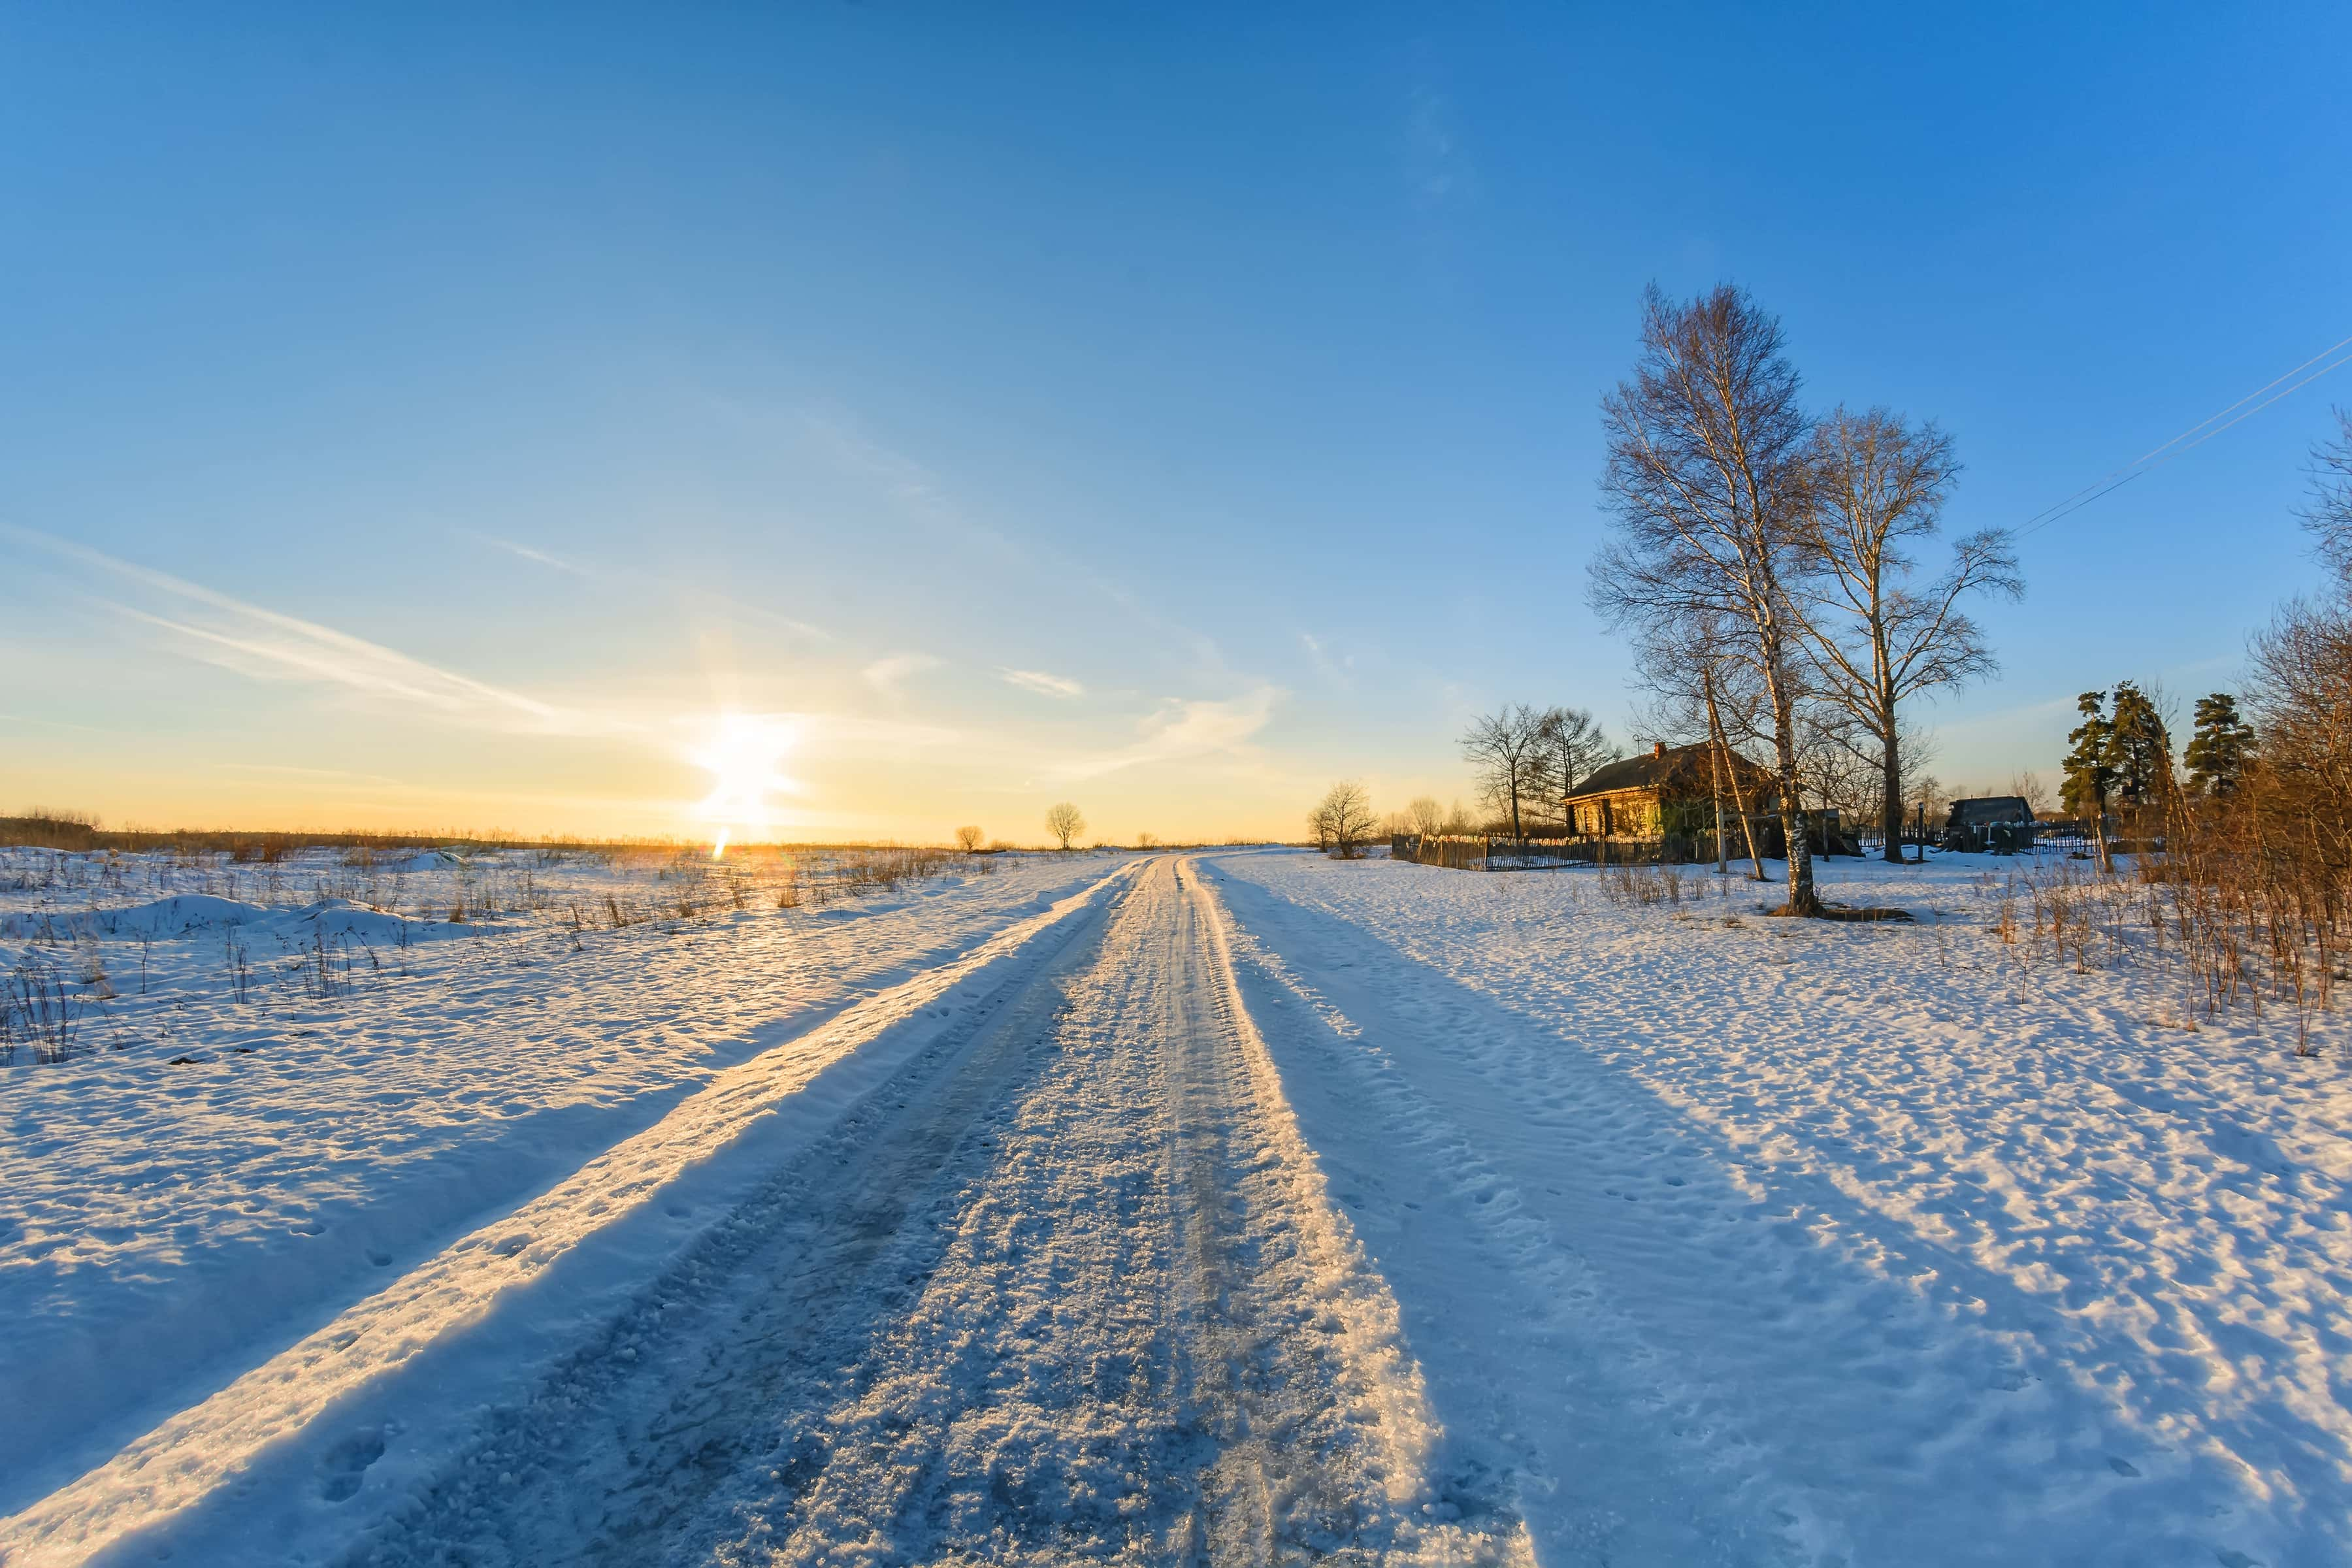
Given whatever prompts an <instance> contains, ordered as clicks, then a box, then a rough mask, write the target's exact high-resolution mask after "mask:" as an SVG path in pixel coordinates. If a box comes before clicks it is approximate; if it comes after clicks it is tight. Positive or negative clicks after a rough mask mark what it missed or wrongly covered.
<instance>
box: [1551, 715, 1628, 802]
mask: <svg viewBox="0 0 2352 1568" xmlns="http://www.w3.org/2000/svg"><path fill="white" fill-rule="evenodd" d="M1540 723H1541V725H1542V729H1543V748H1544V775H1545V776H1544V787H1545V788H1546V789H1547V790H1548V791H1549V793H1550V794H1551V795H1552V796H1553V797H1554V799H1555V800H1556V801H1557V802H1558V803H1559V809H1560V827H1561V829H1562V830H1563V831H1570V830H1572V829H1573V827H1574V826H1575V825H1574V824H1572V823H1570V821H1569V820H1568V797H1569V795H1571V794H1573V793H1574V792H1575V790H1576V786H1577V785H1578V784H1582V783H1583V782H1584V781H1585V780H1586V779H1588V778H1590V777H1591V776H1592V771H1593V770H1594V769H1595V768H1598V767H1599V766H1601V764H1602V763H1610V762H1614V761H1616V759H1617V756H1618V751H1617V748H1616V747H1615V746H1613V745H1612V744H1610V742H1609V732H1608V731H1606V730H1604V729H1602V728H1601V725H1600V723H1599V721H1596V720H1595V719H1594V718H1593V717H1592V714H1591V710H1587V709H1583V708H1547V709H1545V710H1543V713H1542V716H1541V719H1540Z"/></svg>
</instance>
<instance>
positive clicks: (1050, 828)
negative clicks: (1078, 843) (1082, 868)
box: [1045, 801, 1087, 850]
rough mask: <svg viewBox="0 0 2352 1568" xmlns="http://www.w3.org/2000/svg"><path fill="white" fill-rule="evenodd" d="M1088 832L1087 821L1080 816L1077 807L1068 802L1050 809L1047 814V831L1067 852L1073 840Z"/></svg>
mask: <svg viewBox="0 0 2352 1568" xmlns="http://www.w3.org/2000/svg"><path fill="white" fill-rule="evenodd" d="M1086 830H1087V819H1086V818H1085V817H1084V816H1081V815H1080V814H1079V811H1078V808H1077V807H1076V806H1075V805H1071V804H1070V803H1069V802H1068V801H1062V802H1060V803H1058V804H1057V805H1054V806H1052V807H1050V808H1048V809H1047V811H1046V813H1045V831H1046V832H1048V833H1050V834H1052V835H1053V836H1054V838H1055V842H1057V843H1059V844H1060V845H1061V847H1063V849H1064V850H1067V849H1068V848H1069V847H1070V843H1071V840H1073V839H1075V838H1076V837H1077V836H1078V835H1079V834H1081V833H1084V832H1085V831H1086Z"/></svg>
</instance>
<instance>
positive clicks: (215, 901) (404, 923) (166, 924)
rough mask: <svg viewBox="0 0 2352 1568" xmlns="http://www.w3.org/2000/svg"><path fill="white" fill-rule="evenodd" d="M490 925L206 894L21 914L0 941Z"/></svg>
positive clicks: (345, 903)
mask: <svg viewBox="0 0 2352 1568" xmlns="http://www.w3.org/2000/svg"><path fill="white" fill-rule="evenodd" d="M493 923H494V922H488V921H476V922H473V923H472V924H470V925H468V924H467V923H464V922H452V921H420V920H412V919H410V918H409V917H407V916H405V915H400V914H394V913H393V912H392V911H390V910H377V909H371V908H369V907H368V906H367V905H365V904H361V903H355V902H353V901H352V900H349V899H321V900H317V901H316V902H313V903H309V904H304V905H301V906H299V907H298V908H293V909H285V908H270V907H268V906H266V905H262V904H249V903H247V902H245V901H244V900H239V899H224V898H220V897H218V896H216V895H215V894H211V893H175V894H173V896H172V897H170V898H165V899H156V900H152V901H150V902H148V903H143V904H131V905H129V906H127V907H125V908H122V909H114V910H68V911H64V912H58V911H47V910H45V911H40V912H19V913H16V914H11V915H7V916H5V917H0V936H7V937H15V938H20V939H35V938H38V939H42V940H52V939H53V940H57V941H61V942H70V941H75V940H79V939H80V938H82V937H89V936H96V937H130V938H137V937H142V936H143V937H148V938H152V939H153V940H156V941H168V940H172V939H175V938H180V937H194V936H205V935H212V934H215V933H219V932H223V931H230V930H236V931H238V932H239V933H240V934H242V935H244V936H246V937H247V938H248V939H252V940H260V941H268V940H271V939H275V940H276V941H277V942H278V943H279V944H281V945H283V946H288V947H300V946H306V945H308V944H309V943H310V942H312V941H314V940H317V939H320V938H324V939H325V940H326V941H328V942H336V941H339V940H348V941H356V942H371V943H377V944H381V945H383V946H398V945H400V944H402V943H404V942H434V941H438V940H441V939H443V938H446V937H452V936H473V935H478V934H479V932H480V931H483V930H486V929H491V926H492V924H493Z"/></svg>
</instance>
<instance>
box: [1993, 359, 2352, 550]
mask: <svg viewBox="0 0 2352 1568" xmlns="http://www.w3.org/2000/svg"><path fill="white" fill-rule="evenodd" d="M2347 347H2352V337H2347V338H2343V339H2339V340H2338V341H2337V342H2333V343H2330V344H2329V345H2328V346H2327V347H2326V348H2324V349H2322V350H2320V351H2319V352H2318V353H2315V354H2314V355H2312V356H2311V357H2310V358H2309V359H2307V360H2305V361H2304V362H2303V363H2301V364H2299V365H2296V366H2295V367H2294V369H2292V370H2289V371H2287V372H2285V373H2284V374H2281V375H2277V376H2273V378H2272V379H2270V380H2269V381H2266V382H2264V383H2263V384H2262V385H2260V386H2258V387H2256V388H2254V389H2253V391H2252V392H2250V393H2248V394H2246V395H2245V396H2243V397H2241V398H2240V399H2238V401H2237V402H2235V403H2232V404H2231V405H2229V406H2228V407H2227V408H2223V409H2221V410H2219V411H2217V412H2215V413H2212V414H2209V415H2207V416H2205V417H2204V418H2202V419H2200V420H2199V421H2198V422H2197V423H2196V424H2194V425H2191V426H2189V428H2188V429H2186V430H2183V431H2182V432H2181V433H2180V434H2179V435H2178V436H2175V437H2172V439H2171V440H2169V441H2167V442H2165V443H2164V444H2163V445H2161V446H2158V447H2150V448H2148V449H2147V451H2145V452H2143V453H2141V454H2140V455H2139V456H2138V457H2137V458H2133V459H2132V460H2131V461H2130V462H2128V463H2126V464H2125V465H2124V466H2123V467H2122V468H2116V469H2114V470H2112V471H2111V472H2109V473H2106V474H2105V475H2103V476H2101V477H2100V478H2098V479H2094V480H2092V481H2091V482H2090V483H2089V484H2087V485H2084V487H2083V488H2082V489H2079V490H2076V491H2075V492H2074V494H2073V495H2070V496H2067V497H2065V498H2064V499H2063V500H2058V501H2056V502H2053V504H2052V505H2050V506H2046V507H2044V508H2042V510H2040V511H2037V512H2035V513H2034V514H2033V515H2032V517H2030V518H2027V519H2026V520H2025V523H2024V526H2022V527H2021V528H2020V529H2019V530H2018V531H2017V533H2018V537H2019V538H2021V539H2022V538H2024V537H2025V536H2026V535H2027V534H2030V533H2039V532H2040V531H2042V530H2043V529H2045V528H2047V527H2049V526H2050V525H2051V524H2052V523H2053V522H2056V521H2059V520H2060V519H2062V518H2065V517H2070V516H2072V515H2073V514H2074V513H2075V512H2078V511H2080V510H2083V509H2084V507H2086V506H2088V505H2090V504H2091V503H2092V502H2093V501H2095V500H2098V499H2099V498H2100V497H2102V496H2106V495H2112V494H2114V493H2115V492H2116V490H2119V489H2123V488H2124V486H2126V485H2127V484H2129V483H2131V482H2132V481H2133V480H2134V479H2137V478H2139V477H2140V476H2141V475H2142V474H2145V473H2148V472H2150V471H2151V470H2153V469H2156V468H2162V467H2163V466H2164V465H2165V464H2167V463H2168V462H2170V461H2172V459H2173V458H2177V457H2179V456H2180V454H2181V453H2183V452H2189V451H2194V450H2196V448H2198V447H2201V446H2203V445H2204V444H2205V443H2206V442H2208V441H2210V440H2211V439H2212V438H2213V437H2216V436H2219V435H2220V434H2221V432H2222V431H2224V430H2227V429H2228V428H2230V426H2232V425H2235V424H2238V423H2239V422H2240V421H2241V420H2244V419H2249V418H2252V416H2255V415H2257V414H2260V413H2261V412H2262V411H2263V409H2265V408H2268V407H2269V406H2270V405H2272V404H2273V403H2276V402H2277V401H2278V400H2279V399H2280V398H2282V397H2284V396H2286V395H2289V394H2290V393H2294V392H2299V391H2301V390H2302V389H2303V388H2305V387H2306V386H2309V385H2310V384H2312V383H2313V382H2315V381H2317V380H2318V379H2319V378H2320V377H2321V376H2323V375H2326V374H2327V373H2328V372H2330V371H2332V370H2339V369H2341V368H2343V367H2344V366H2345V365H2347V364H2352V354H2342V355H2341V357H2333V356H2336V355H2338V354H2339V353H2341V351H2342V350H2344V349H2345V348H2347ZM2322 360H2327V361H2328V362H2329V363H2326V364H2324V365H2320V368H2319V369H2317V370H2314V371H2312V372H2311V374H2309V375H2306V376H2305V377H2304V378H2303V379H2302V380H2300V381H2298V382H2296V383H2295V384H2294V385H2292V386H2288V387H2285V388H2283V389H2282V390H2280V391H2277V392H2273V393H2271V395H2270V396H2268V397H2263V394H2264V393H2266V392H2270V391H2271V388H2273V387H2274V386H2277V385H2278V384H2279V383H2280V382H2283V381H2285V380H2286V379H2287V378H2288V377H2289V376H2293V375H2294V374H2297V373H2298V372H2301V371H2305V370H2310V369H2311V367H2312V366H2313V365H2315V364H2319V362H2320V361H2322ZM2258 397H2262V399H2263V400H2262V401H2261V402H2260V403H2254V399H2256V398H2258ZM2249 403H2253V406H2252V407H2251V408H2247V407H2246V405H2247V404H2249ZM2240 409H2244V410H2245V411H2244V412H2243V413H2238V412H2237V411H2238V410H2240ZM2231 414H2236V417H2235V418H2228V419H2225V418H2223V416H2226V415H2231ZM2216 420H2221V421H2222V422H2221V423H2220V424H2215V423H2214V421H2216ZM2207 426H2212V427H2211V428H2210V429H2207V428H2206V427H2207ZM2200 431H2203V432H2204V433H2203V434H2202V435H2199V434H2198V433H2199V432H2200ZM2192 436H2194V437H2196V439H2195V440H2193V441H2192V440H2190V439H2189V437H2192ZM2184 443H2186V444H2185V445H2184Z"/></svg>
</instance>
